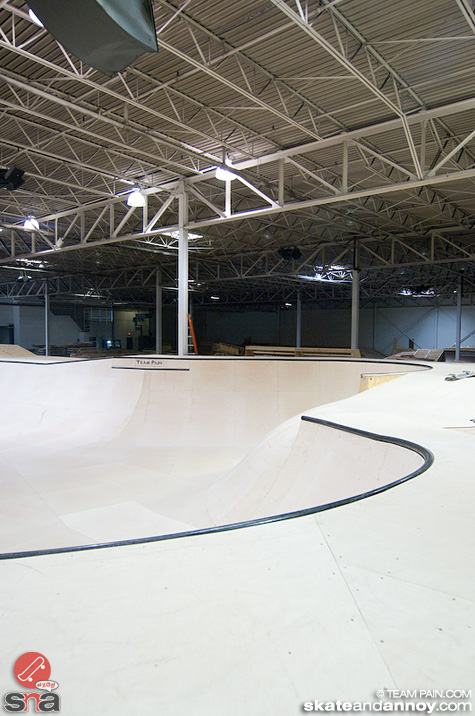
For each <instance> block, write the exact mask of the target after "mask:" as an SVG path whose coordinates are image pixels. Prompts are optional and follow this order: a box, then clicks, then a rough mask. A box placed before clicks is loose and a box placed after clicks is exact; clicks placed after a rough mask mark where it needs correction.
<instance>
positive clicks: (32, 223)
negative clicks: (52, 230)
mask: <svg viewBox="0 0 475 716" xmlns="http://www.w3.org/2000/svg"><path fill="white" fill-rule="evenodd" d="M23 228H24V229H25V231H38V230H39V228H40V225H39V224H38V222H37V221H36V219H35V218H34V216H29V217H28V219H26V220H25V221H24V222H23Z"/></svg>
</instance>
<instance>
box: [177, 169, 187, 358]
mask: <svg viewBox="0 0 475 716" xmlns="http://www.w3.org/2000/svg"><path fill="white" fill-rule="evenodd" d="M187 223H188V196H187V194H186V192H185V186H184V184H183V182H180V189H179V195H178V226H179V229H178V355H179V356H185V355H187V354H188V229H185V226H186V225H187Z"/></svg>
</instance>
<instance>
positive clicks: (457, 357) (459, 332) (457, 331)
mask: <svg viewBox="0 0 475 716" xmlns="http://www.w3.org/2000/svg"><path fill="white" fill-rule="evenodd" d="M462 293H463V276H462V274H459V282H458V290H457V320H456V325H455V360H460V337H461V335H462Z"/></svg>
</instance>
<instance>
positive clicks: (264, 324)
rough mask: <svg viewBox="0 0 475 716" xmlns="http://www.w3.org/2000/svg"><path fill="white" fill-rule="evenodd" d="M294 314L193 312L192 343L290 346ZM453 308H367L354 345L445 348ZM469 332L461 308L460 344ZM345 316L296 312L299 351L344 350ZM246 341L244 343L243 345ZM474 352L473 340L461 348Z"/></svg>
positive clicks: (468, 314)
mask: <svg viewBox="0 0 475 716" xmlns="http://www.w3.org/2000/svg"><path fill="white" fill-rule="evenodd" d="M296 317H297V316H296V308H295V306H293V307H292V308H291V309H289V310H287V311H280V316H279V311H277V310H275V311H273V312H271V311H269V312H267V311H266V312H264V311H249V312H241V313H239V312H232V311H216V310H207V311H206V315H205V316H204V315H203V311H202V310H200V311H199V312H196V317H195V327H196V329H197V334H198V339H199V340H203V341H211V342H213V341H214V342H220V341H222V342H226V343H234V344H236V345H243V344H244V342H245V341H247V342H250V343H261V344H271V345H295V340H296ZM455 328H456V307H455V306H442V307H435V306H427V307H421V308H418V307H405V308H382V307H381V308H368V309H364V310H362V311H361V312H360V341H359V345H360V346H361V347H364V348H374V349H375V350H377V351H380V352H381V353H384V354H385V355H390V354H391V353H392V351H393V346H394V343H397V345H398V347H400V348H408V347H409V341H410V340H413V341H414V347H415V348H448V347H450V346H452V345H454V343H455ZM474 329H475V307H474V306H463V312H462V338H463V337H464V336H465V335H467V334H468V333H470V331H472V330H474ZM350 330H351V311H350V310H349V309H327V310H322V309H320V310H319V309H307V308H305V307H304V308H303V310H302V341H301V344H302V346H319V347H322V348H325V347H327V348H336V347H341V348H345V347H349V345H350ZM249 339H250V340H249ZM462 345H463V346H464V347H469V346H475V334H474V335H473V336H472V337H471V338H469V339H468V340H467V341H465V342H464V343H463V344H462Z"/></svg>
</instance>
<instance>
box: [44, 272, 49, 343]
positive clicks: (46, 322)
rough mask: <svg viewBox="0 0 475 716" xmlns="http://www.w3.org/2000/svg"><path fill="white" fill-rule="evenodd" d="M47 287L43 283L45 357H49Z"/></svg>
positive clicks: (46, 282)
mask: <svg viewBox="0 0 475 716" xmlns="http://www.w3.org/2000/svg"><path fill="white" fill-rule="evenodd" d="M49 328H50V325H49V286H48V281H45V356H49Z"/></svg>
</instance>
